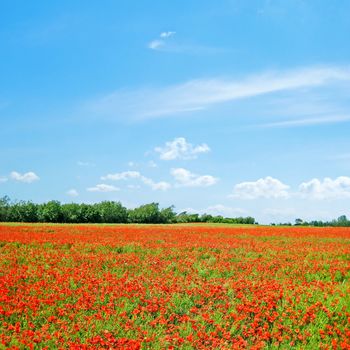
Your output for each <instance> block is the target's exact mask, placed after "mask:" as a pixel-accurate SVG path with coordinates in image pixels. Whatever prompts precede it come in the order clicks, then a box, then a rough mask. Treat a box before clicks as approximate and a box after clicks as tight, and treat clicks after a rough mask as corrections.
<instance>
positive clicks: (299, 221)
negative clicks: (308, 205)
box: [295, 219, 304, 226]
mask: <svg viewBox="0 0 350 350" xmlns="http://www.w3.org/2000/svg"><path fill="white" fill-rule="evenodd" d="M303 222H304V221H303V220H302V219H295V226H300V225H302V224H303Z"/></svg>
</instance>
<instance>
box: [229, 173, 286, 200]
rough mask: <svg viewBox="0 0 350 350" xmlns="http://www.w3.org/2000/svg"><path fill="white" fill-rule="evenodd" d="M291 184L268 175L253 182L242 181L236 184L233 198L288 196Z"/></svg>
mask: <svg viewBox="0 0 350 350" xmlns="http://www.w3.org/2000/svg"><path fill="white" fill-rule="evenodd" d="M288 190H289V186H288V185H285V184H284V183H282V182H281V181H280V180H277V179H274V178H273V177H271V176H267V177H265V178H263V179H259V180H257V181H252V182H248V181H247V182H241V183H239V184H237V185H235V187H234V189H233V193H232V194H231V195H230V197H232V198H239V199H255V198H288V197H289V193H288Z"/></svg>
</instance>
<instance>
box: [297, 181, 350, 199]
mask: <svg viewBox="0 0 350 350" xmlns="http://www.w3.org/2000/svg"><path fill="white" fill-rule="evenodd" d="M299 194H300V195H301V196H302V197H306V198H313V199H338V198H350V177H347V176H339V177H337V178H336V179H334V180H333V179H331V178H329V177H326V178H324V179H323V180H319V179H312V180H310V181H308V182H303V183H302V184H300V186H299Z"/></svg>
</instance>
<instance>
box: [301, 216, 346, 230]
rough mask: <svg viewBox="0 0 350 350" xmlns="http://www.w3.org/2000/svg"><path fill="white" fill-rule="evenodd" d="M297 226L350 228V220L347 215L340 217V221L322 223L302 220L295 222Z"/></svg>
mask: <svg viewBox="0 0 350 350" xmlns="http://www.w3.org/2000/svg"><path fill="white" fill-rule="evenodd" d="M295 225H296V226H300V225H302V226H317V227H325V226H333V227H348V226H350V220H349V219H348V218H347V217H346V215H341V216H339V218H338V219H335V220H332V221H321V220H313V221H310V222H307V221H303V220H302V219H296V220H295Z"/></svg>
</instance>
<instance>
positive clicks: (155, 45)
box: [148, 39, 165, 50]
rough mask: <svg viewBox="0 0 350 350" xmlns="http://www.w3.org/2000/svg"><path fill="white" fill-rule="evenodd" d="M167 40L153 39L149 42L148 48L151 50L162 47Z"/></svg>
mask: <svg viewBox="0 0 350 350" xmlns="http://www.w3.org/2000/svg"><path fill="white" fill-rule="evenodd" d="M164 45H165V42H164V40H159V39H156V40H152V41H151V42H150V43H149V44H148V48H149V49H151V50H158V49H159V48H160V47H162V46H164Z"/></svg>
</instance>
